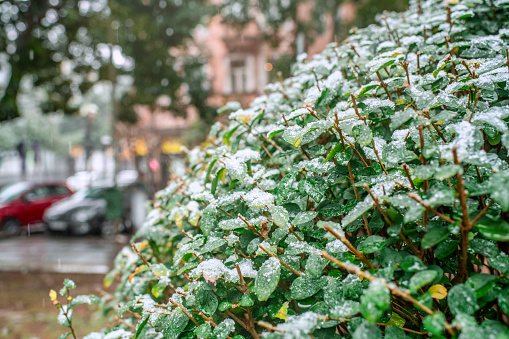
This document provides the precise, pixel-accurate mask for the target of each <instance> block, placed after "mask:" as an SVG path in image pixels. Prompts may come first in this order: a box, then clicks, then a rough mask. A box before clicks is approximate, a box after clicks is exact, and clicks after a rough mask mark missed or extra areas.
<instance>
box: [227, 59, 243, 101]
mask: <svg viewBox="0 0 509 339" xmlns="http://www.w3.org/2000/svg"><path fill="white" fill-rule="evenodd" d="M230 81H231V84H232V92H233V93H245V92H246V91H247V69H246V61H245V60H244V59H242V60H232V61H231V63H230Z"/></svg>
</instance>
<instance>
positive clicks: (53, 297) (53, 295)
mask: <svg viewBox="0 0 509 339" xmlns="http://www.w3.org/2000/svg"><path fill="white" fill-rule="evenodd" d="M49 297H50V299H51V300H53V301H55V300H57V291H55V290H51V291H49Z"/></svg>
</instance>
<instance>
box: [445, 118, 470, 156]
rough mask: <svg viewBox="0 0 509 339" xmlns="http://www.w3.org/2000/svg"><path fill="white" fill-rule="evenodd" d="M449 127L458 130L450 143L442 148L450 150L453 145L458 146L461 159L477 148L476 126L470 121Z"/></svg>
mask: <svg viewBox="0 0 509 339" xmlns="http://www.w3.org/2000/svg"><path fill="white" fill-rule="evenodd" d="M449 129H453V130H454V132H456V137H455V138H454V140H453V141H452V142H451V143H450V144H449V145H447V146H442V147H441V149H443V150H444V151H447V150H449V151H450V150H451V149H452V148H453V147H456V149H457V153H458V157H459V158H460V159H463V158H466V157H468V155H469V152H470V151H472V150H473V149H474V148H475V142H476V138H475V136H474V134H475V131H476V128H475V126H474V125H472V124H471V123H469V122H468V121H462V122H460V123H459V124H456V125H451V127H449ZM451 158H452V155H451Z"/></svg>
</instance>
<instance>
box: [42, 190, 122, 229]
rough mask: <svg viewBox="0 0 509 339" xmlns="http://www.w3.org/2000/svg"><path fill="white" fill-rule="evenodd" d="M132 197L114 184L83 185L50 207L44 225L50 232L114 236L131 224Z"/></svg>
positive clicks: (45, 215)
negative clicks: (130, 200) (83, 186)
mask: <svg viewBox="0 0 509 339" xmlns="http://www.w3.org/2000/svg"><path fill="white" fill-rule="evenodd" d="M129 207H130V206H129V197H128V194H127V193H126V191H125V190H121V189H119V188H117V187H114V186H92V187H87V188H83V189H81V190H79V191H77V192H76V193H74V194H73V195H71V196H70V197H68V198H67V199H63V200H61V201H59V202H58V203H56V204H54V205H53V206H51V208H48V209H47V210H46V212H45V213H44V218H43V219H44V225H45V227H46V230H47V231H48V232H49V233H68V234H74V235H85V234H102V235H105V236H111V235H113V234H115V233H117V232H118V231H124V230H128V229H130V227H131V224H130V219H129Z"/></svg>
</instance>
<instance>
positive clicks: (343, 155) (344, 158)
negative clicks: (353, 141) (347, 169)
mask: <svg viewBox="0 0 509 339" xmlns="http://www.w3.org/2000/svg"><path fill="white" fill-rule="evenodd" d="M341 148H343V147H341ZM352 157H353V149H352V148H351V147H348V146H347V147H346V149H345V150H343V151H338V152H337V153H336V155H335V156H334V158H335V159H336V161H337V162H338V164H339V165H342V166H346V165H348V162H349V161H350V159H352Z"/></svg>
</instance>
